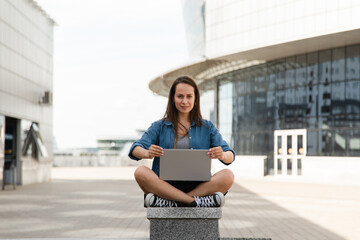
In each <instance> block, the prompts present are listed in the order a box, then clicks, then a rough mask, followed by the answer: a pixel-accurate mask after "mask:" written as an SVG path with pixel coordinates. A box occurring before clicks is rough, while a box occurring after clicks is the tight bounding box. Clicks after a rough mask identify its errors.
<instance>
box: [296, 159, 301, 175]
mask: <svg viewBox="0 0 360 240" xmlns="http://www.w3.org/2000/svg"><path fill="white" fill-rule="evenodd" d="M301 170H302V165H301V158H298V160H297V174H298V175H301V174H302V172H301Z"/></svg>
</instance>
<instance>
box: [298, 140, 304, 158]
mask: <svg viewBox="0 0 360 240" xmlns="http://www.w3.org/2000/svg"><path fill="white" fill-rule="evenodd" d="M297 145H298V147H297V152H298V154H300V155H302V154H304V146H303V135H298V136H297Z"/></svg>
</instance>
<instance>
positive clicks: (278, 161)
mask: <svg viewBox="0 0 360 240" xmlns="http://www.w3.org/2000/svg"><path fill="white" fill-rule="evenodd" d="M281 163H282V160H281V158H278V159H277V173H278V174H281V173H282V171H281V170H282V166H281V165H282V164H281Z"/></svg>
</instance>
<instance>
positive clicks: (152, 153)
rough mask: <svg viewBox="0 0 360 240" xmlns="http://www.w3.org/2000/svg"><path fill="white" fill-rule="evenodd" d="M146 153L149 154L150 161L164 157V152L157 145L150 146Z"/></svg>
mask: <svg viewBox="0 0 360 240" xmlns="http://www.w3.org/2000/svg"><path fill="white" fill-rule="evenodd" d="M148 153H149V158H150V159H151V158H153V157H160V156H162V155H164V150H163V148H162V147H160V146H158V145H154V144H151V146H150V147H149V150H148Z"/></svg>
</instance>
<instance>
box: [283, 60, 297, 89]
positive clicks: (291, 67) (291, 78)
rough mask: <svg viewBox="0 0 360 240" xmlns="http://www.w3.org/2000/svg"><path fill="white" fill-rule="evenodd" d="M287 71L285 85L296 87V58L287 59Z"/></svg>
mask: <svg viewBox="0 0 360 240" xmlns="http://www.w3.org/2000/svg"><path fill="white" fill-rule="evenodd" d="M285 66H286V72H285V87H286V88H294V87H295V66H296V63H295V58H294V57H292V58H287V59H286V65H285Z"/></svg>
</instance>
